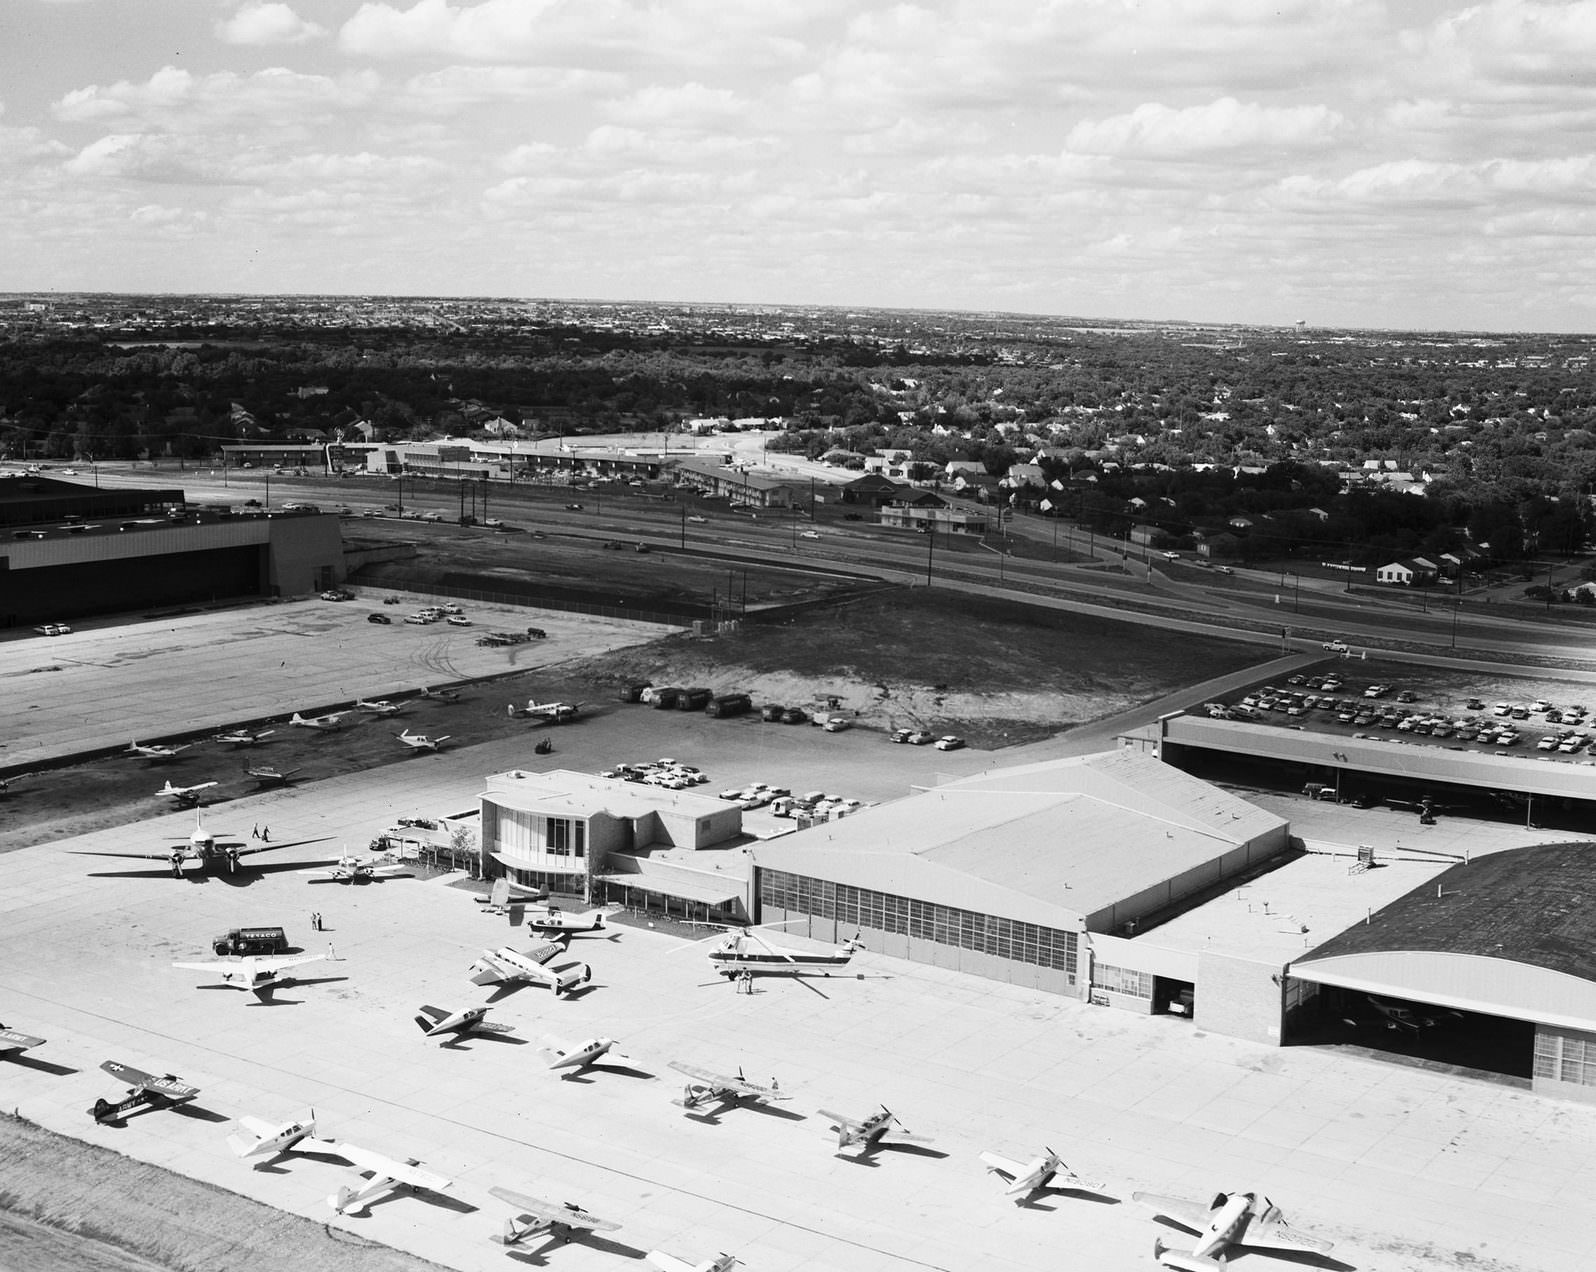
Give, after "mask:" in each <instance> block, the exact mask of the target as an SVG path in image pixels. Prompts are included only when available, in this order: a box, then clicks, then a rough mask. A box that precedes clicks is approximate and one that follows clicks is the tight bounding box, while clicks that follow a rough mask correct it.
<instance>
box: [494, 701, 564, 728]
mask: <svg viewBox="0 0 1596 1272" xmlns="http://www.w3.org/2000/svg"><path fill="white" fill-rule="evenodd" d="M581 707H582V704H581V703H580V702H528V703H527V704H526V706H524V707H518V706H516V705H515V703H513V702H512V703H510V705H509V706H508V707H507V708H506V710H507V711H508V712H509V715H510V718H511V719H512V720H542V721H543V722H544V723H545V724H568V723H570V722H571V721H572V720H574V719H576V717H577V715H578V713H579V712H580V710H581Z"/></svg>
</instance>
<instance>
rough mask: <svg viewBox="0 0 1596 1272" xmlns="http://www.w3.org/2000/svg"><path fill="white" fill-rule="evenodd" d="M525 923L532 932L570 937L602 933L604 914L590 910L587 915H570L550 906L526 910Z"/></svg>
mask: <svg viewBox="0 0 1596 1272" xmlns="http://www.w3.org/2000/svg"><path fill="white" fill-rule="evenodd" d="M525 922H526V925H527V927H529V928H531V929H532V930H533V931H534V932H546V933H549V934H551V935H554V934H557V935H561V936H570V935H574V934H575V933H577V932H602V931H603V930H604V912H603V911H602V910H592V911H589V912H588V913H587V914H571V913H570V912H569V911H566V910H562V909H560V907H559V906H557V905H551V906H548V907H547V908H545V909H542V910H528V911H527V913H526V916H525Z"/></svg>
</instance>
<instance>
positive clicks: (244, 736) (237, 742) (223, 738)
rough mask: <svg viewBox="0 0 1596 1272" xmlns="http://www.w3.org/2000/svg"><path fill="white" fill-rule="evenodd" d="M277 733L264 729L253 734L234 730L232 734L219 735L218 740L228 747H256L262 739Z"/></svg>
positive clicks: (246, 730)
mask: <svg viewBox="0 0 1596 1272" xmlns="http://www.w3.org/2000/svg"><path fill="white" fill-rule="evenodd" d="M276 732H277V730H276V729H262V730H261V731H260V732H259V733H251V732H250V731H249V730H248V729H234V730H233V731H232V732H231V733H219V734H217V735H216V740H217V741H218V742H222V743H225V744H226V745H227V746H254V745H255V744H256V743H257V742H259V741H260V740H261V739H262V738H269V737H271V735H272V734H274V733H276Z"/></svg>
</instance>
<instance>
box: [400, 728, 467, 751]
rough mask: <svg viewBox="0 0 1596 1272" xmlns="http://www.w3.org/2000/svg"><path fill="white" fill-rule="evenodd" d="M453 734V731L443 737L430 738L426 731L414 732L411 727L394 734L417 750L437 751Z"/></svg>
mask: <svg viewBox="0 0 1596 1272" xmlns="http://www.w3.org/2000/svg"><path fill="white" fill-rule="evenodd" d="M453 736H454V735H453V734H452V733H445V734H444V735H443V736H442V737H441V738H429V737H428V736H427V735H426V734H425V733H412V732H410V730H409V729H406V730H405V731H404V732H403V733H396V734H394V737H396V738H398V739H399V740H400V741H401V742H403V743H404V744H405V745H406V746H408V747H410V748H411V749H412V750H416V751H436V750H437V749H438V748H439V747H441V746H442V745H443V744H444V743H445V742H447V741H448V740H449V739H450V738H451V737H453Z"/></svg>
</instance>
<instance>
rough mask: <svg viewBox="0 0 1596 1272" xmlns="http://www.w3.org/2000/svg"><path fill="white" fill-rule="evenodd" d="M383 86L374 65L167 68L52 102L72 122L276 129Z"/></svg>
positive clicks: (346, 105) (359, 100)
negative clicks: (265, 123)
mask: <svg viewBox="0 0 1596 1272" xmlns="http://www.w3.org/2000/svg"><path fill="white" fill-rule="evenodd" d="M379 86H380V81H379V79H378V77H377V75H376V74H375V73H374V72H371V71H363V72H355V73H353V74H349V75H343V76H338V77H336V78H335V77H332V76H327V75H304V74H301V73H299V72H298V71H291V70H288V69H287V68H285V67H281V66H274V67H268V68H267V69H266V70H262V71H256V72H254V73H253V74H250V75H240V74H238V73H237V72H235V71H217V72H215V73H214V74H210V75H195V74H194V73H192V72H191V71H187V70H182V69H179V68H177V67H173V66H166V67H163V68H161V69H160V70H159V71H156V72H155V73H154V74H153V75H151V76H150V77H149V79H147V80H145V81H144V82H143V83H132V82H130V81H128V80H119V81H117V82H116V83H114V84H107V85H105V86H103V87H102V86H101V85H98V84H91V85H89V86H88V87H86V88H77V89H73V90H72V91H71V92H68V93H66V94H65V95H63V96H62V97H61V98H59V99H58V100H57V101H56V102H55V103H54V105H53V106H52V107H51V110H52V113H53V114H54V115H55V117H56V118H57V119H60V120H63V121H66V122H69V123H104V122H108V121H112V120H115V121H118V122H144V123H154V124H158V125H160V126H161V127H164V128H170V129H174V130H186V131H197V130H202V129H204V128H205V127H206V126H207V125H208V124H210V123H211V122H213V121H214V120H216V119H218V118H234V119H236V118H248V119H251V120H257V121H258V120H263V119H264V120H270V126H271V127H272V128H274V129H275V128H281V127H284V126H285V125H291V124H293V123H295V122H296V121H301V120H304V119H312V118H317V117H320V116H323V115H325V114H326V113H328V112H330V111H338V110H347V109H352V108H355V107H358V106H364V105H367V104H369V103H370V102H371V101H372V99H373V97H374V96H375V95H376V93H377V90H378V88H379Z"/></svg>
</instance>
